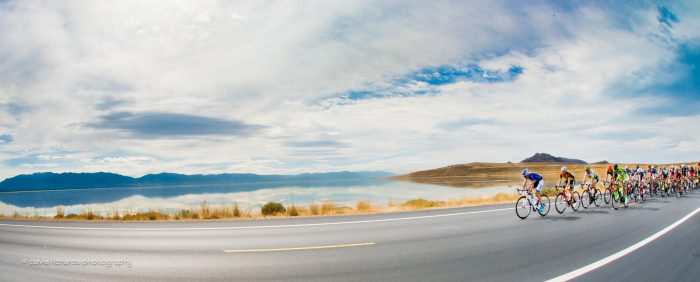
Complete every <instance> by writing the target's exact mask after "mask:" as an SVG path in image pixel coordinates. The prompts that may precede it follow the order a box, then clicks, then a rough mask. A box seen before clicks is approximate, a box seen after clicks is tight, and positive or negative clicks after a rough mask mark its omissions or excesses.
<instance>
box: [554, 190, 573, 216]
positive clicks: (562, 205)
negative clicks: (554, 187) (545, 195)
mask: <svg viewBox="0 0 700 282" xmlns="http://www.w3.org/2000/svg"><path fill="white" fill-rule="evenodd" d="M568 204H569V203H567V202H566V197H564V193H559V194H557V197H556V198H555V199H554V208H556V209H557V212H558V213H559V214H562V213H564V211H565V210H566V206H567V205H568Z"/></svg>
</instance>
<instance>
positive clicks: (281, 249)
mask: <svg viewBox="0 0 700 282" xmlns="http://www.w3.org/2000/svg"><path fill="white" fill-rule="evenodd" d="M374 244H376V243H374V242H367V243H354V244H342V245H325V246H310V247H293V248H274V249H242V250H224V253H264V252H285V251H307V250H321V249H336V248H349V247H361V246H371V245H374Z"/></svg>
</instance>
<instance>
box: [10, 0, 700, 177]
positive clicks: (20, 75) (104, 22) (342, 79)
mask: <svg viewBox="0 0 700 282" xmlns="http://www.w3.org/2000/svg"><path fill="white" fill-rule="evenodd" d="M699 14H700V5H699V4H698V3H697V1H673V2H667V1H635V2H629V1H612V2H610V1H600V2H598V1H567V2H562V1H537V2H534V1H527V2H526V1H523V2H516V3H515V4H514V3H513V2H501V1H480V2H471V1H468V2H460V1H456V2H455V1H431V2H429V3H428V2H425V1H400V2H394V1H372V2H370V1H343V2H335V1H334V2H333V3H330V2H328V1H301V2H292V1H266V2H257V1H237V2H235V3H233V2H232V3H227V2H219V1H196V2H194V1H148V2H143V1H119V2H112V3H104V2H102V3H99V2H83V3H77V2H74V1H47V2H42V1H38V2H35V1H32V2H28V1H0V178H6V177H11V176H14V175H16V174H20V173H32V172H38V171H56V172H63V171H112V172H117V173H123V174H126V175H132V176H140V175H143V174H146V173H156V172H162V171H170V172H181V173H222V172H252V173H280V174H291V173H302V172H323V171H338V170H386V171H392V172H397V173H402V172H409V171H414V170H420V169H429V168H435V167H440V166H445V165H450V164H457V163H466V162H473V161H493V162H506V161H519V160H521V159H524V158H525V157H528V156H529V155H532V154H534V153H536V152H548V153H551V154H554V155H559V156H565V157H573V158H581V159H584V160H588V161H599V160H609V161H620V162H677V161H697V160H700V157H699V156H700V149H699V147H698V146H697V144H698V143H699V142H700V134H698V133H697V132H700V67H699V63H700V19H698V17H697V15H699Z"/></svg>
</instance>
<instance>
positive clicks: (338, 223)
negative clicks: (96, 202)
mask: <svg viewBox="0 0 700 282" xmlns="http://www.w3.org/2000/svg"><path fill="white" fill-rule="evenodd" d="M512 210H513V208H503V209H493V210H483V211H471V212H459V213H448V214H436V215H424V216H413V217H398V218H387V219H374V220H358V221H341V222H321V223H305V224H283V225H260V226H225V227H170V228H168V227H166V228H119V227H71V226H45V225H22V224H6V223H0V226H7V227H21V228H41V229H64V230H119V231H178V230H237V229H263V228H285V227H307V226H326V225H345V224H359V223H375V222H389V221H403V220H415V219H427V218H439V217H450V216H460V215H471V214H482V213H491V212H500V211H512Z"/></svg>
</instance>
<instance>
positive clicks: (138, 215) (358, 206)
mask: <svg viewBox="0 0 700 282" xmlns="http://www.w3.org/2000/svg"><path fill="white" fill-rule="evenodd" d="M517 198H518V195H516V194H507V193H500V194H497V195H494V196H492V197H485V198H468V197H462V198H457V199H449V200H430V199H424V198H416V199H411V200H408V201H404V202H396V201H395V200H392V199H389V200H388V201H387V203H386V205H379V204H376V203H372V202H370V201H368V200H359V201H357V202H356V203H355V205H354V206H352V207H350V206H345V205H339V204H337V203H335V202H332V201H323V202H319V203H310V204H308V205H306V206H301V205H296V204H291V205H289V206H287V207H284V208H285V210H284V212H280V213H275V214H273V215H268V216H276V217H297V216H324V215H341V214H369V213H381V212H396V211H406V210H421V209H433V208H446V207H462V206H475V205H484V204H493V203H502V202H509V201H515V200H516V199H517ZM0 217H2V218H7V216H4V215H2V216H0ZM262 217H264V216H263V214H262V213H261V211H260V210H257V211H253V207H252V206H251V205H247V206H245V207H241V206H240V205H239V204H237V203H235V204H233V205H231V206H211V205H210V204H208V203H207V202H206V201H204V202H202V204H201V205H200V206H199V207H196V208H185V209H179V210H176V211H166V210H158V209H149V210H145V211H142V210H137V211H134V210H130V209H125V210H122V211H119V210H116V209H115V210H112V211H111V212H110V213H101V212H97V211H95V210H93V209H91V208H87V209H85V210H84V211H82V212H80V213H78V214H75V213H70V214H65V210H64V208H63V207H57V208H56V215H55V216H53V217H41V216H37V215H29V214H24V215H21V214H19V213H18V212H14V214H13V215H12V218H22V219H55V220H93V221H94V220H112V221H117V220H118V221H150V220H216V219H242V218H262Z"/></svg>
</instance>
